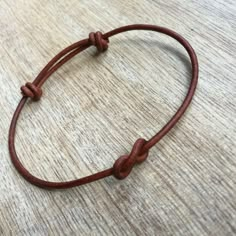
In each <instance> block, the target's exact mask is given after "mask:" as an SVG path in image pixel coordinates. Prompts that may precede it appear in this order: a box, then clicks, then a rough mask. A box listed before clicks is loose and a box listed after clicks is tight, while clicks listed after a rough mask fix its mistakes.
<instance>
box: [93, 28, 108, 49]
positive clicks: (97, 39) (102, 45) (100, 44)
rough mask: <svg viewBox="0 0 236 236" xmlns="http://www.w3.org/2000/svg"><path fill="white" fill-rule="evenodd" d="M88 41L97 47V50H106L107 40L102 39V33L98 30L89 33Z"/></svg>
mask: <svg viewBox="0 0 236 236" xmlns="http://www.w3.org/2000/svg"><path fill="white" fill-rule="evenodd" d="M89 43H90V44H91V45H94V46H95V47H96V48H97V50H98V52H103V51H105V50H107V48H108V43H109V40H108V39H104V38H103V34H102V33H101V32H100V31H97V32H96V33H94V32H91V33H90V34H89Z"/></svg>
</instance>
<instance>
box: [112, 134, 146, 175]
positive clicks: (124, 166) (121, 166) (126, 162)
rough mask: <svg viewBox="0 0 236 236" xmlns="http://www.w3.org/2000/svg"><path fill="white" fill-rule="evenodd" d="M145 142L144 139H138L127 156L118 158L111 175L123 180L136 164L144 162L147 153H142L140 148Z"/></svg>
mask: <svg viewBox="0 0 236 236" xmlns="http://www.w3.org/2000/svg"><path fill="white" fill-rule="evenodd" d="M146 142H147V141H146V140H145V139H142V138H140V139H138V140H137V141H136V142H135V143H134V146H133V148H132V151H131V153H130V154H129V155H124V156H121V157H120V158H118V159H117V160H116V162H115V164H114V165H113V175H114V176H115V177H116V178H117V179H124V178H125V177H127V176H128V175H129V173H130V172H131V170H132V168H133V167H134V165H135V164H136V163H141V162H143V161H145V160H146V159H147V157H148V151H146V152H144V153H143V152H142V148H143V146H144V145H145V143H146Z"/></svg>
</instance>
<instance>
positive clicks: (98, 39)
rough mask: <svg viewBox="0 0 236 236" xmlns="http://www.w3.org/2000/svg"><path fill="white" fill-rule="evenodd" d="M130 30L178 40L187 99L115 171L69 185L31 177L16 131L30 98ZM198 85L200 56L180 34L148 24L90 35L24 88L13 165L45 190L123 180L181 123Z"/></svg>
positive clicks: (12, 151)
mask: <svg viewBox="0 0 236 236" xmlns="http://www.w3.org/2000/svg"><path fill="white" fill-rule="evenodd" d="M130 30H149V31H156V32H159V33H163V34H166V35H168V36H170V37H172V38H174V39H176V40H177V41H178V42H179V43H180V44H181V45H182V46H183V47H184V48H185V49H186V51H187V52H188V55H189V57H190V60H191V64H192V79H191V84H190V86H189V89H188V92H187V95H186V97H185V99H184V101H183V103H182V105H181V106H180V107H179V109H178V110H177V112H176V113H175V115H174V116H173V117H172V118H171V119H170V120H169V121H168V123H167V124H166V125H165V126H164V127H163V128H162V129H161V130H160V131H159V132H158V133H157V134H156V135H154V136H153V137H152V138H151V139H149V140H145V139H143V138H139V139H138V140H137V141H136V142H135V143H134V145H133V148H132V150H131V152H130V154H127V155H123V156H121V157H119V158H118V159H117V160H116V161H115V163H114V165H113V167H111V168H109V169H106V170H103V171H100V172H98V173H95V174H92V175H89V176H87V177H83V178H80V179H75V180H72V181H67V182H50V181H46V180H42V179H39V178H37V177H35V176H34V175H33V174H31V173H30V172H29V171H28V170H27V169H26V168H25V167H24V166H23V165H22V163H21V161H20V160H19V158H18V156H17V154H16V150H15V143H14V141H15V131H16V124H17V120H18V118H19V115H20V113H21V111H22V108H23V107H24V105H25V103H26V101H27V99H28V97H30V98H31V99H32V100H34V101H37V100H39V99H40V98H41V96H42V89H41V87H42V85H43V84H44V82H45V81H46V80H47V79H48V78H49V76H50V75H51V74H52V73H53V72H55V71H56V70H57V69H58V68H59V67H60V66H62V65H63V64H64V63H66V62H67V61H68V60H70V59H71V58H72V57H74V56H75V55H76V54H78V53H80V52H82V51H83V50H85V49H87V48H88V47H90V46H92V45H93V46H95V47H96V48H97V50H98V52H103V51H105V50H106V49H107V48H108V43H109V40H108V39H109V38H110V37H112V36H114V35H117V34H119V33H122V32H126V31H130ZM197 81H198V60H197V56H196V54H195V52H194V50H193V48H192V47H191V45H190V44H189V43H188V42H187V41H186V39H184V38H183V37H182V36H180V35H179V34H177V33H176V32H174V31H172V30H169V29H167V28H164V27H159V26H156V25H145V24H135V25H127V26H123V27H120V28H117V29H114V30H112V31H110V32H107V33H105V34H102V33H101V32H99V31H98V32H96V33H93V32H92V33H90V34H89V37H88V38H87V39H83V40H81V41H79V42H76V43H74V44H72V45H71V46H69V47H67V48H65V49H64V50H62V51H61V52H60V53H59V54H57V55H56V56H55V57H54V58H53V59H52V60H51V61H50V62H49V63H48V64H47V65H46V66H45V67H44V69H43V70H42V71H41V72H40V73H39V75H38V76H37V77H36V78H35V80H34V81H33V82H32V83H30V82H28V83H26V84H25V86H22V87H21V92H22V95H23V97H22V98H21V100H20V102H19V104H18V106H17V108H16V110H15V112H14V115H13V118H12V121H11V125H10V130H9V140H8V144H9V151H10V156H11V160H12V163H13V164H14V166H15V168H16V169H17V171H18V172H19V173H20V174H21V175H22V176H23V177H24V178H25V179H26V180H27V181H29V182H30V183H31V184H34V185H36V186H38V187H42V188H54V189H56V188H58V189H59V188H71V187H75V186H79V185H82V184H86V183H90V182H93V181H96V180H99V179H101V178H104V177H107V176H111V175H113V176H114V177H116V178H117V179H124V178H125V177H127V176H128V175H129V173H130V172H131V170H132V168H133V167H134V165H135V164H136V163H141V162H143V161H144V160H146V159H147V157H148V152H149V150H150V149H151V148H152V147H153V146H154V145H155V144H156V143H157V142H158V141H159V140H160V139H161V138H162V137H163V136H165V135H166V134H167V133H168V131H169V130H170V129H171V128H173V126H174V125H175V124H176V123H177V122H178V120H179V119H180V117H181V116H182V115H183V113H184V112H185V110H186V109H187V107H188V106H189V104H190V102H191V100H192V98H193V95H194V92H195V89H196V86H197Z"/></svg>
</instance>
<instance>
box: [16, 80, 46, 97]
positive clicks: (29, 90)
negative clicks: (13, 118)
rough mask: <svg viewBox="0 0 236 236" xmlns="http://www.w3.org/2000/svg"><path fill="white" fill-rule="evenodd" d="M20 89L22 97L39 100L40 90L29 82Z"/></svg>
mask: <svg viewBox="0 0 236 236" xmlns="http://www.w3.org/2000/svg"><path fill="white" fill-rule="evenodd" d="M20 89H21V92H22V94H23V96H26V97H30V98H32V99H33V100H35V101H37V100H39V99H40V97H41V96H42V93H43V92H42V89H41V88H39V87H36V86H35V85H34V84H32V83H29V82H27V83H26V84H25V86H21V88H20Z"/></svg>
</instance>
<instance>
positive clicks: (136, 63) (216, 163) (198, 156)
mask: <svg viewBox="0 0 236 236" xmlns="http://www.w3.org/2000/svg"><path fill="white" fill-rule="evenodd" d="M0 16H1V21H0V26H1V33H0V34H1V37H0V43H1V47H0V55H1V60H0V83H1V100H0V109H1V116H0V130H1V134H2V135H1V137H0V182H1V184H0V191H1V195H0V234H1V235H235V234H236V197H235V196H236V182H235V180H236V159H235V156H236V148H235V144H236V139H235V136H236V125H235V124H236V122H235V121H236V120H235V118H236V106H235V104H236V99H235V98H236V82H235V74H236V69H235V68H236V67H235V64H236V57H235V55H236V41H235V38H236V30H235V29H236V4H235V1H233V0H227V1H225V0H224V1H223V0H217V1H206V0H200V1H181V0H177V1H174V0H170V1H160V0H159V1H151V0H133V1H126V2H122V1H117V0H114V1H106V0H96V1H95V0H91V1H60V0H59V1H45V0H42V1H35V0H32V1H23V0H18V1H13V0H9V1H6V0H2V1H1V8H0ZM134 23H148V24H156V25H161V26H164V27H167V28H170V29H172V30H174V31H176V32H178V33H180V34H181V35H182V36H184V37H185V38H186V39H187V40H188V41H189V42H190V43H191V44H192V46H193V47H194V49H195V51H196V53H197V55H198V59H199V65H200V74H199V84H198V88H197V91H196V95H195V97H194V100H193V102H192V104H191V106H190V107H189V109H188V110H187V112H186V113H185V115H184V117H183V118H182V119H181V120H180V121H179V122H178V124H177V125H176V126H175V127H174V129H172V130H171V131H170V132H169V133H168V135H167V136H165V137H164V138H163V139H162V140H161V141H160V142H159V143H158V144H157V145H156V146H155V147H154V148H153V149H152V150H151V151H150V155H149V157H148V159H147V160H146V161H145V162H144V163H142V164H141V165H138V166H135V168H134V169H133V171H132V173H131V174H130V175H129V176H128V177H127V178H126V179H125V180H122V181H119V180H117V179H115V178H113V177H109V178H106V179H103V180H100V181H97V182H93V183H91V184H88V185H84V186H80V187H76V188H72V189H68V190H56V191H48V190H44V189H40V188H37V187H35V186H33V185H31V184H29V183H28V182H27V181H25V180H24V179H23V178H22V177H21V176H20V175H19V174H18V172H17V171H16V170H15V168H14V167H13V165H12V163H11V161H10V157H9V152H8V147H7V141H8V129H9V125H10V119H11V117H12V115H13V112H14V110H15V108H16V106H17V103H18V102H19V100H20V98H21V94H20V89H19V88H20V86H21V85H23V84H25V82H27V81H33V79H34V78H35V76H37V74H38V73H39V72H40V70H41V69H42V68H43V66H44V65H45V64H46V63H47V62H48V61H49V60H50V59H51V58H52V57H53V56H54V55H55V54H56V53H58V52H59V51H60V50H62V49H63V48H65V47H66V46H68V45H70V44H72V43H74V42H76V41H78V40H81V39H83V38H87V36H88V33H89V32H92V31H95V32H96V31H97V30H101V31H102V32H107V31H109V30H111V29H113V28H116V27H119V26H122V25H127V24H134ZM190 73H191V69H190V63H189V59H188V57H187V54H186V52H185V51H184V49H183V48H182V47H181V45H179V44H178V43H177V42H175V41H174V40H173V39H171V38H168V37H167V36H164V35H161V34H158V33H154V32H145V31H142V32H141V33H140V34H138V32H137V31H133V32H127V33H125V34H122V35H117V36H116V37H113V38H111V40H110V46H109V49H108V51H106V52H105V53H103V54H99V55H98V54H96V49H95V48H94V47H91V48H89V49H88V50H86V51H85V52H83V53H82V54H79V55H78V56H76V57H75V58H73V59H72V60H71V61H69V62H68V63H67V64H66V65H64V66H63V67H62V68H60V69H59V70H58V72H56V73H55V74H53V75H52V76H51V77H50V79H49V80H48V81H47V82H46V83H45V85H44V86H43V93H44V94H43V97H42V99H41V100H40V101H39V102H36V103H32V102H30V101H29V102H28V103H27V105H26V106H25V108H24V112H23V113H22V114H21V116H20V120H19V122H18V127H17V135H16V149H17V153H18V155H19V157H20V159H21V161H22V163H23V164H24V165H25V166H26V167H27V168H28V170H29V171H30V172H32V173H34V174H35V175H36V176H38V177H40V178H43V179H46V180H51V181H63V180H71V179H74V178H79V177H83V176H86V175H89V174H91V173H96V172H97V171H100V170H103V169H105V168H108V167H111V166H112V165H113V163H114V161H115V160H116V159H117V158H118V157H119V156H120V155H123V154H125V153H129V152H130V150H131V148H132V145H133V143H134V142H135V140H136V139H137V138H139V137H143V138H146V139H149V138H151V137H152V136H153V135H154V134H155V133H156V132H157V131H158V130H160V129H161V127H163V125H164V124H165V123H166V122H167V121H168V120H169V119H170V117H171V116H172V115H173V114H174V112H175V111H176V110H177V109H178V106H179V105H180V104H181V101H182V100H183V98H184V96H185V94H186V92H187V89H188V86H189V82H190V75H191V74H190Z"/></svg>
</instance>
